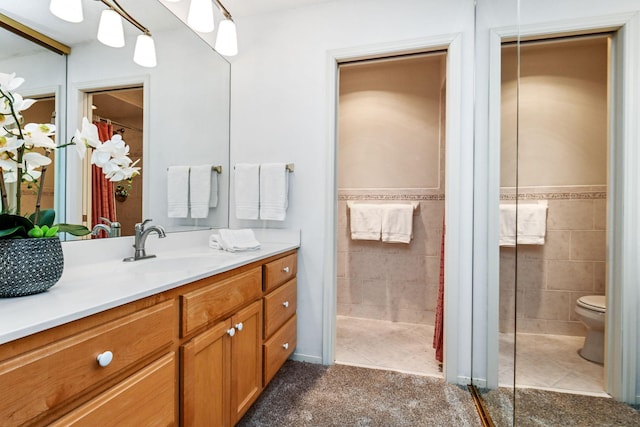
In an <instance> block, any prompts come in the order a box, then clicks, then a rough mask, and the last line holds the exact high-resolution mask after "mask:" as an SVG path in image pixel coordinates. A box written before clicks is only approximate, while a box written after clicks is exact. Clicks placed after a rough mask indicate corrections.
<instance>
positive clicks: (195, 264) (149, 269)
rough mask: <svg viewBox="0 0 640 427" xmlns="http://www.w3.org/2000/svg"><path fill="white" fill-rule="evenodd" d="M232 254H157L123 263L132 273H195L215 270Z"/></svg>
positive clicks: (220, 252) (222, 252)
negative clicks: (153, 256)
mask: <svg viewBox="0 0 640 427" xmlns="http://www.w3.org/2000/svg"><path fill="white" fill-rule="evenodd" d="M230 256H233V255H232V254H230V253H228V252H224V251H216V252H207V253H197V254H156V257H155V258H148V259H143V260H139V261H134V262H126V263H125V262H123V264H126V265H127V266H126V267H125V268H126V269H128V270H130V271H132V272H133V271H138V272H143V273H145V274H153V273H166V272H171V271H181V272H185V271H193V270H196V269H197V270H200V269H202V270H206V269H210V268H215V267H217V266H219V265H220V263H221V261H224V260H226V259H229V257H230Z"/></svg>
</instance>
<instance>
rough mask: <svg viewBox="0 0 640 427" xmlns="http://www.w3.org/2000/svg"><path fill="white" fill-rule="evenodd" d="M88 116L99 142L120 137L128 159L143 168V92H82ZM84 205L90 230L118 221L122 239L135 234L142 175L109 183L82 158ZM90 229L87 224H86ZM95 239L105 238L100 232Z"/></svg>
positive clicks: (139, 215)
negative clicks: (127, 150) (125, 145)
mask: <svg viewBox="0 0 640 427" xmlns="http://www.w3.org/2000/svg"><path fill="white" fill-rule="evenodd" d="M85 99H86V105H87V107H88V110H89V111H87V113H88V114H87V117H89V120H90V121H92V122H93V123H94V124H96V126H98V129H99V132H100V134H101V139H104V138H107V139H109V138H111V137H113V135H120V137H122V139H123V140H124V141H125V143H126V144H127V145H128V146H129V149H130V151H129V157H130V158H131V159H132V160H133V161H137V160H138V159H139V161H138V163H137V164H136V166H139V167H141V168H144V163H143V162H144V158H143V154H144V153H143V137H144V131H143V127H144V120H143V118H144V89H143V86H127V87H118V88H109V89H96V90H91V91H88V92H85ZM103 142H104V141H103ZM85 162H86V164H85V167H84V179H83V182H84V183H85V185H84V188H85V192H84V194H85V198H84V199H85V203H83V211H84V214H83V217H85V218H86V220H87V224H90V228H92V229H93V227H95V226H96V224H101V223H108V222H114V221H115V222H119V223H120V227H121V235H122V236H130V235H133V234H134V226H135V224H136V223H139V222H142V189H143V176H144V174H141V175H138V176H136V177H134V178H133V179H132V180H124V181H119V182H108V181H107V180H106V179H105V178H104V176H103V174H102V173H101V172H100V171H98V172H96V171H94V170H92V167H91V166H92V165H91V164H90V162H91V159H90V158H89V159H85ZM88 226H89V225H88ZM95 237H107V236H106V235H105V234H104V233H103V232H102V231H100V232H99V233H97V236H95Z"/></svg>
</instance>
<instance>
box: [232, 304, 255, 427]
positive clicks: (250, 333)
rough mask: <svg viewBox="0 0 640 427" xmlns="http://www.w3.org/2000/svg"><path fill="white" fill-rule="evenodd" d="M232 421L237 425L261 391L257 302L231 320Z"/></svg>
mask: <svg viewBox="0 0 640 427" xmlns="http://www.w3.org/2000/svg"><path fill="white" fill-rule="evenodd" d="M231 323H232V326H233V327H234V328H235V329H236V333H235V335H234V336H233V337H232V338H231V342H232V345H231V411H232V413H231V421H232V423H233V424H235V423H237V422H238V421H239V420H240V418H242V416H243V415H244V413H245V412H246V411H247V409H249V407H250V406H251V405H252V404H253V402H255V400H256V399H257V398H258V396H259V395H260V392H261V391H262V350H261V349H262V347H261V338H262V302H261V301H256V302H254V303H253V304H251V305H250V306H248V307H247V308H244V309H242V310H240V311H239V312H238V313H236V314H235V315H234V316H233V317H232V319H231Z"/></svg>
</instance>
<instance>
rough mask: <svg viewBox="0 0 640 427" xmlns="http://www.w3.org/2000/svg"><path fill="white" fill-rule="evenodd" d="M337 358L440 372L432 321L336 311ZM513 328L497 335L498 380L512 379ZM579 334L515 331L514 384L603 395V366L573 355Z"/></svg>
mask: <svg viewBox="0 0 640 427" xmlns="http://www.w3.org/2000/svg"><path fill="white" fill-rule="evenodd" d="M336 325H337V326H336V328H337V339H338V340H337V345H336V363H338V364H345V365H356V366H364V367H369V368H378V369H389V370H394V371H400V372H407V373H413V374H419V375H429V376H434V377H442V372H441V370H440V367H439V364H438V362H437V361H436V360H435V354H434V350H433V348H432V346H431V343H432V340H433V326H428V325H416V324H411V323H398V322H388V321H382V320H370V319H359V318H354V317H347V316H337V322H336ZM513 341H514V340H513V334H501V335H500V359H499V366H500V373H499V382H500V385H501V386H512V385H513ZM583 342H584V338H583V337H572V336H564V335H539V334H518V353H517V363H516V369H517V376H516V383H517V385H518V387H533V388H543V389H548V390H558V391H565V392H571V393H580V394H592V395H596V396H598V395H602V396H606V394H605V393H604V368H603V366H602V365H598V364H596V363H592V362H589V361H587V360H584V359H583V358H582V357H580V356H579V355H578V350H579V349H580V348H582V343H583Z"/></svg>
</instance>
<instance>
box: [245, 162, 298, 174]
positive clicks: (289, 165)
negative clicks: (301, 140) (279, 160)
mask: <svg viewBox="0 0 640 427" xmlns="http://www.w3.org/2000/svg"><path fill="white" fill-rule="evenodd" d="M284 167H285V169H287V172H289V173H293V171H294V170H295V163H287V164H286V165H285V166H284ZM233 168H234V169H235V168H236V167H235V166H234V167H233Z"/></svg>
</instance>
